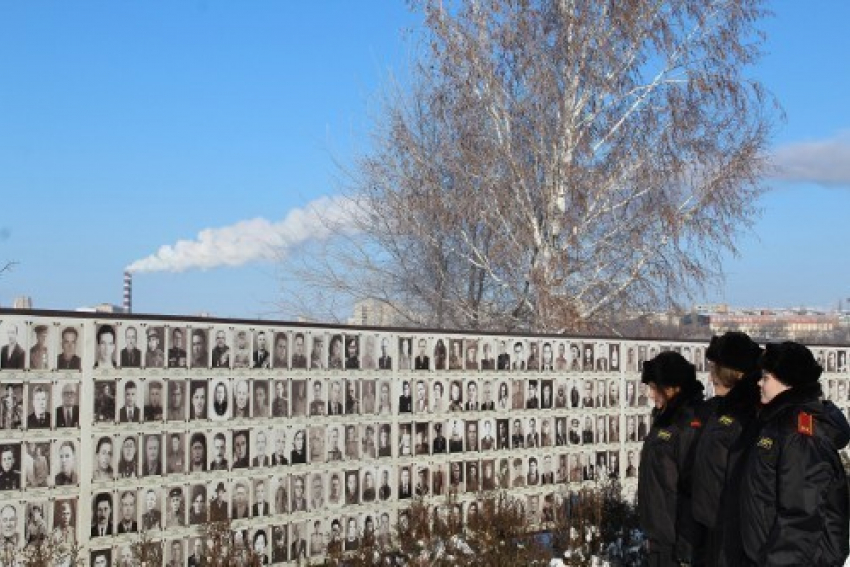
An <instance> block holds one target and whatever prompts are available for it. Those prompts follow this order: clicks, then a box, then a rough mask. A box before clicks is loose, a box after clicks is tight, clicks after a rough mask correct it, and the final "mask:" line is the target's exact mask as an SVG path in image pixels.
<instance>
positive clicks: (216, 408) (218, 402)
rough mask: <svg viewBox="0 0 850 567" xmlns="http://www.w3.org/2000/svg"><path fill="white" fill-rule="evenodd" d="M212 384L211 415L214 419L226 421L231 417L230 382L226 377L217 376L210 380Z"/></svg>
mask: <svg viewBox="0 0 850 567" xmlns="http://www.w3.org/2000/svg"><path fill="white" fill-rule="evenodd" d="M210 384H211V385H212V396H211V397H210V409H209V417H210V419H212V420H214V421H225V420H228V419H230V411H231V404H230V392H229V383H228V380H227V379H226V378H217V379H214V380H212V381H211V382H210Z"/></svg>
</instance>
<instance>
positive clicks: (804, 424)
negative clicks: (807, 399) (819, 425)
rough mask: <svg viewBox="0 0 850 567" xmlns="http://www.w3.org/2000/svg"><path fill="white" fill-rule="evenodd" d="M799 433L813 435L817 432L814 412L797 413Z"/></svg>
mask: <svg viewBox="0 0 850 567" xmlns="http://www.w3.org/2000/svg"><path fill="white" fill-rule="evenodd" d="M797 433H802V434H803V435H808V436H809V437H811V436H812V435H814V434H815V421H814V419H813V418H812V414H810V413H806V412H804V411H801V412H800V413H799V414H797Z"/></svg>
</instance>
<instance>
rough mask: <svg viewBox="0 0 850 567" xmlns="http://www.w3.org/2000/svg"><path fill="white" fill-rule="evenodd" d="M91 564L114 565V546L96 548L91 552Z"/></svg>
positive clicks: (98, 566)
mask: <svg viewBox="0 0 850 567" xmlns="http://www.w3.org/2000/svg"><path fill="white" fill-rule="evenodd" d="M89 565H91V566H92V567H112V548H110V547H106V548H102V549H94V550H92V551H91V552H89Z"/></svg>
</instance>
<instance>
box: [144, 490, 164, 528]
mask: <svg viewBox="0 0 850 567" xmlns="http://www.w3.org/2000/svg"><path fill="white" fill-rule="evenodd" d="M156 491H157V489H156V488H153V487H151V488H148V489H147V490H145V511H144V512H143V513H142V529H143V530H161V529H162V510H160V507H159V496H157V492H156Z"/></svg>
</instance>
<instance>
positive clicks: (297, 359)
mask: <svg viewBox="0 0 850 567" xmlns="http://www.w3.org/2000/svg"><path fill="white" fill-rule="evenodd" d="M293 343H294V346H293V352H292V368H295V369H304V368H307V356H306V354H305V346H304V333H295V338H294V340H293Z"/></svg>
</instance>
